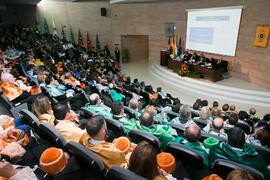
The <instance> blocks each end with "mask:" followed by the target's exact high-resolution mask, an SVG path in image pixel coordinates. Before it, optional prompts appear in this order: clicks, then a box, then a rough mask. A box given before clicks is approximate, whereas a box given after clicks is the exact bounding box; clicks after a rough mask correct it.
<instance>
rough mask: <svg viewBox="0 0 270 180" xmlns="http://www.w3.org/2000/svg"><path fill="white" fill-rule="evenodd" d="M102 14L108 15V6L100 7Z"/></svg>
mask: <svg viewBox="0 0 270 180" xmlns="http://www.w3.org/2000/svg"><path fill="white" fill-rule="evenodd" d="M100 12H101V16H106V15H107V9H106V8H100Z"/></svg>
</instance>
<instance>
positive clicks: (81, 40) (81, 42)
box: [78, 29, 83, 46]
mask: <svg viewBox="0 0 270 180" xmlns="http://www.w3.org/2000/svg"><path fill="white" fill-rule="evenodd" d="M78 45H79V46H83V38H82V35H81V31H80V29H79V35H78Z"/></svg>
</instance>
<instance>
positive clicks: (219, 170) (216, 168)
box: [212, 159, 264, 180]
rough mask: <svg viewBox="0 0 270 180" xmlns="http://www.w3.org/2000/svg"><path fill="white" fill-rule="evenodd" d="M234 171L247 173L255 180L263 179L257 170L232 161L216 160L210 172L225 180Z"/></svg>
mask: <svg viewBox="0 0 270 180" xmlns="http://www.w3.org/2000/svg"><path fill="white" fill-rule="evenodd" d="M235 169H238V170H246V171H248V172H249V173H250V174H251V175H252V176H253V177H254V179H256V180H263V179H264V176H263V174H262V173H260V172H259V171H258V170H256V169H253V168H251V167H248V166H245V165H243V164H239V163H236V162H233V161H229V160H225V159H217V160H216V161H215V162H214V164H213V166H212V172H213V173H215V174H218V175H219V176H220V177H221V178H223V179H226V177H227V175H228V174H229V173H230V172H231V171H232V170H235Z"/></svg>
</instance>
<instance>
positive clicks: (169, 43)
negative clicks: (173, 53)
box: [168, 37, 171, 48]
mask: <svg viewBox="0 0 270 180" xmlns="http://www.w3.org/2000/svg"><path fill="white" fill-rule="evenodd" d="M170 46H171V37H169V39H168V48H170Z"/></svg>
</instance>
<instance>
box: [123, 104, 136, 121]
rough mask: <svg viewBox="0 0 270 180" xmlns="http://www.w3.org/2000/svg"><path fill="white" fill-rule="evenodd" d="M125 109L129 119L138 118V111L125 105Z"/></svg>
mask: <svg viewBox="0 0 270 180" xmlns="http://www.w3.org/2000/svg"><path fill="white" fill-rule="evenodd" d="M124 111H125V113H126V114H127V115H128V119H132V118H133V119H136V112H135V111H134V110H133V109H131V108H129V107H127V106H124Z"/></svg>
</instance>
